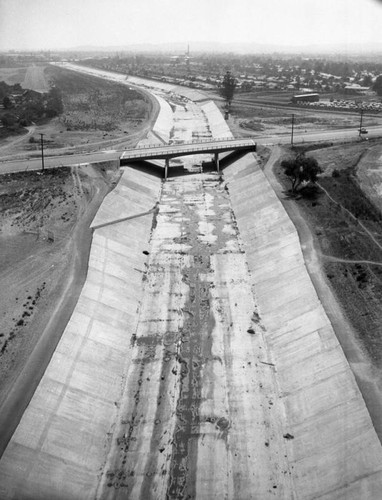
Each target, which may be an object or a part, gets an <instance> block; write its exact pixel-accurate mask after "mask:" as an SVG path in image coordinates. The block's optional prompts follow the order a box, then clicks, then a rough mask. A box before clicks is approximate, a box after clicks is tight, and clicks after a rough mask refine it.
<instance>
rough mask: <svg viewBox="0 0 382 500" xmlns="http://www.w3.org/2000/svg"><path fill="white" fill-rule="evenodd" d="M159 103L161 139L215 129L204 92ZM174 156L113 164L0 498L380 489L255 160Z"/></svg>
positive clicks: (349, 395)
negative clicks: (116, 170) (180, 170)
mask: <svg viewBox="0 0 382 500" xmlns="http://www.w3.org/2000/svg"><path fill="white" fill-rule="evenodd" d="M153 85H154V84H153ZM163 107H164V108H165V112H164V114H162V119H161V120H159V119H158V123H159V125H160V126H159V125H158V126H156V127H154V132H155V133H156V134H158V135H159V136H160V137H163V138H165V139H166V140H168V139H169V138H170V136H171V139H175V140H180V141H181V140H185V138H187V137H189V135H190V129H192V137H205V136H206V137H209V136H210V135H212V136H213V137H226V136H227V126H226V123H225V121H224V120H223V118H222V117H221V115H220V113H219V111H218V110H217V108H216V106H215V105H214V104H213V103H206V104H203V105H201V106H200V109H199V107H198V106H197V105H192V106H191V105H189V103H187V109H186V107H184V106H178V105H175V106H172V107H173V108H174V112H173V117H171V116H170V115H171V113H170V106H169V105H168V104H166V103H164V104H163ZM169 117H170V118H171V120H172V121H171V125H169V123H168V121H169ZM187 122H188V124H187ZM198 160H199V161H200V160H201V158H200V157H199V159H198ZM184 168H185V170H188V172H194V173H192V174H190V175H187V176H185V177H177V178H170V179H169V180H168V181H167V182H165V183H164V184H161V181H160V180H159V178H157V177H155V176H150V175H148V174H147V173H143V172H139V171H134V170H133V169H126V170H125V171H124V173H123V176H122V178H121V180H120V182H119V184H118V186H117V188H116V189H115V190H114V191H113V192H112V193H111V194H110V195H109V196H108V197H107V198H106V199H105V201H104V203H103V205H102V207H101V209H100V211H99V212H98V214H97V216H96V219H95V221H94V222H93V227H94V228H98V229H95V233H94V239H93V245H92V251H91V255H90V260H89V273H88V278H87V281H86V283H85V286H84V289H83V291H82V293H81V296H80V299H79V302H78V306H77V307H76V310H75V311H74V313H73V316H72V318H71V320H70V322H69V324H68V327H67V329H66V330H65V332H64V334H63V337H62V339H61V341H60V344H59V346H58V348H57V350H56V352H55V354H54V355H53V357H52V360H51V362H50V364H49V366H48V369H47V371H46V373H45V375H44V377H43V379H42V380H41V383H40V385H39V387H38V389H37V391H36V393H35V395H34V397H33V398H32V401H31V403H30V405H29V407H28V408H27V411H26V412H25V414H24V416H23V418H22V420H21V422H20V424H19V426H18V428H17V430H16V432H15V434H14V436H13V437H12V439H11V441H10V443H9V445H8V447H7V449H6V451H5V453H4V455H3V457H2V459H1V460H0V498H1V500H3V499H4V500H7V499H13V500H26V499H29V500H48V499H49V500H51V499H54V500H77V499H78V500H86V499H89V500H90V499H95V498H97V499H126V498H129V499H132V500H135V499H141V500H150V499H153V500H154V499H155V500H161V499H174V498H179V499H180V498H184V499H186V498H189V499H193V498H196V499H206V500H210V499H214V498H216V499H221V498H227V499H229V500H231V499H235V500H236V499H237V500H247V499H259V500H263V499H271V498H276V499H279V498H282V499H301V500H309V499H312V500H313V499H318V498H320V499H321V500H333V499H343V500H350V499H354V500H360V499H362V500H369V499H377V498H379V497H380V492H381V486H382V473H381V467H382V450H381V446H380V443H379V441H378V439H377V436H376V433H375V431H374V429H373V427H372V424H371V420H370V417H369V415H368V413H367V410H366V407H365V404H364V402H363V400H362V397H361V394H360V392H359V390H358V387H357V386H356V384H355V381H354V377H353V375H352V373H351V371H350V369H349V365H348V363H347V361H346V359H345V357H344V355H343V352H342V350H341V347H340V346H339V344H338V342H337V339H336V337H335V335H334V332H333V330H332V328H331V325H330V323H329V321H328V318H327V316H326V314H325V311H324V310H323V308H322V305H321V303H320V301H319V300H318V297H317V295H316V293H315V291H314V289H313V287H312V283H311V281H310V278H309V276H308V274H307V272H306V269H305V265H304V261H303V258H302V254H301V249H300V245H299V241H298V237H297V233H296V230H295V228H294V226H293V225H292V224H291V221H290V220H289V219H288V217H287V215H286V213H285V212H284V210H283V208H282V206H281V204H280V202H279V201H278V199H277V197H276V196H275V194H274V193H273V191H272V189H271V188H270V186H269V184H268V183H267V181H266V179H265V177H264V175H263V173H262V172H261V170H260V169H259V167H258V165H257V163H256V159H255V157H254V156H253V155H247V157H244V158H242V159H240V160H239V161H236V162H235V163H234V164H232V165H230V166H229V167H227V168H226V169H225V170H224V172H223V174H222V176H221V177H220V176H219V175H218V174H216V173H212V174H206V173H198V174H196V173H195V172H200V168H199V167H198V162H195V161H194V160H193V159H192V158H191V157H188V159H187V161H185V162H184ZM157 202H159V204H157ZM116 214H117V217H116ZM117 219H118V221H119V222H116V220H117Z"/></svg>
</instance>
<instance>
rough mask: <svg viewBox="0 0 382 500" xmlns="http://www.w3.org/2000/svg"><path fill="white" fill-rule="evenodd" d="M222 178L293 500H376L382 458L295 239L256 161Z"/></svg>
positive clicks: (238, 164)
mask: <svg viewBox="0 0 382 500" xmlns="http://www.w3.org/2000/svg"><path fill="white" fill-rule="evenodd" d="M224 177H225V179H226V180H227V183H228V188H229V192H230V196H231V202H232V207H233V210H234V213H235V215H236V218H237V223H238V227H239V230H240V234H241V238H242V240H243V243H244V247H245V251H246V254H247V259H248V265H249V269H250V271H251V274H252V278H253V285H254V293H255V296H256V302H257V304H258V307H259V313H260V318H259V323H260V325H261V326H262V327H263V328H264V336H265V338H266V340H267V344H268V348H269V355H270V357H271V359H272V363H274V370H275V374H276V380H277V384H278V388H279V394H278V396H279V400H280V401H281V402H282V403H283V406H284V409H285V416H284V419H285V422H284V425H285V430H286V433H287V434H290V436H287V437H289V438H290V439H287V438H286V442H287V449H288V457H290V458H289V462H290V463H291V464H292V466H293V468H294V472H295V474H293V478H294V487H295V488H294V489H295V491H296V493H297V498H301V499H304V500H307V499H313V498H320V499H324V498H325V499H328V500H329V499H331V500H332V499H340V498H341V499H346V500H349V499H354V500H358V499H365V500H366V499H374V498H380V495H381V488H382V448H381V445H380V442H379V440H378V437H377V435H376V432H375V430H374V428H373V425H372V422H371V419H370V416H369V414H368V411H367V409H366V406H365V403H364V401H363V398H362V395H361V393H360V391H359V389H358V387H357V384H356V382H355V379H354V376H353V374H352V372H351V370H350V367H349V364H348V362H347V360H346V358H345V356H344V354H343V351H342V349H341V346H340V345H339V343H338V341H337V338H336V336H335V334H334V331H333V329H332V326H331V324H330V322H329V320H328V318H327V316H326V314H325V311H324V309H323V307H322V305H321V303H320V301H319V299H318V297H317V294H316V292H315V289H314V287H313V285H312V282H311V280H310V277H309V275H308V273H307V270H306V268H305V264H304V260H303V256H302V252H301V248H300V243H299V239H298V235H297V232H296V229H295V227H294V226H293V224H292V222H291V221H290V219H289V217H288V216H287V214H286V212H285V211H284V209H283V207H282V205H281V203H280V201H279V200H278V199H277V197H276V195H275V194H274V192H273V190H272V188H271V187H270V185H269V184H268V181H267V180H266V178H265V176H264V174H263V172H262V171H261V170H260V168H259V167H258V165H257V164H256V161H255V159H254V157H253V156H252V155H247V157H245V158H243V159H242V160H240V161H239V162H236V163H235V164H234V165H232V166H230V167H228V168H227V169H226V170H225V171H224Z"/></svg>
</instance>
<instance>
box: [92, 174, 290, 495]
mask: <svg viewBox="0 0 382 500" xmlns="http://www.w3.org/2000/svg"><path fill="white" fill-rule="evenodd" d="M255 332H256V334H257V335H255ZM259 360H261V361H264V360H265V361H266V360H268V357H267V352H266V346H265V343H264V339H263V338H262V334H261V329H259V324H258V314H257V311H256V306H255V304H254V302H253V298H252V295H251V285H250V282H249V272H248V266H247V263H246V257H245V253H244V251H243V249H242V247H241V243H240V238H239V235H238V229H237V224H236V221H235V218H234V215H233V212H232V209H231V205H230V201H229V195H228V192H227V190H226V189H225V188H224V184H223V183H222V179H221V178H220V176H218V175H217V174H199V175H198V174H196V175H189V176H187V177H186V178H176V179H170V180H169V181H168V182H166V183H165V184H164V186H163V190H162V195H161V201H160V211H159V214H158V216H157V224H156V227H155V230H154V231H153V234H152V239H151V245H150V257H149V262H148V270H147V275H146V279H145V281H144V298H143V302H142V305H141V310H140V313H139V322H138V326H137V330H136V333H135V334H134V335H133V338H132V364H131V366H130V369H129V372H128V375H127V379H126V386H125V391H124V395H123V397H122V401H123V402H122V403H121V408H120V411H119V416H118V419H117V422H118V423H117V426H116V428H115V431H114V439H113V444H112V447H111V449H110V453H109V457H108V459H107V461H106V463H105V466H104V470H103V479H102V483H101V486H100V489H99V491H98V495H99V496H100V498H121V499H122V498H141V499H150V498H158V499H159V498H168V499H180V498H205V499H210V498H224V497H225V496H227V495H228V498H251V495H252V494H253V493H252V492H256V495H259V496H258V498H266V497H268V496H272V497H273V498H278V497H279V496H280V495H281V496H283V495H284V494H285V483H288V481H290V475H291V474H292V471H291V470H290V469H289V467H288V464H287V461H286V458H285V453H286V450H283V451H281V450H280V447H279V446H277V447H274V446H272V439H273V436H274V435H276V434H280V432H282V430H281V429H280V428H279V423H278V422H277V419H275V418H273V417H272V415H271V413H272V410H273V405H277V402H275V401H273V397H272V396H271V394H272V393H273V392H274V388H273V387H272V381H271V382H270V381H269V370H270V366H269V365H268V366H267V364H266V363H264V364H261V363H259ZM271 379H272V377H271ZM242 398H243V400H242ZM259 443H261V445H260V446H259ZM281 448H283V446H281ZM253 464H258V465H257V466H256V467H255V469H256V470H252V469H253ZM244 477H245V480H244V481H243V478H244ZM286 489H287V490H288V489H289V487H287V488H286Z"/></svg>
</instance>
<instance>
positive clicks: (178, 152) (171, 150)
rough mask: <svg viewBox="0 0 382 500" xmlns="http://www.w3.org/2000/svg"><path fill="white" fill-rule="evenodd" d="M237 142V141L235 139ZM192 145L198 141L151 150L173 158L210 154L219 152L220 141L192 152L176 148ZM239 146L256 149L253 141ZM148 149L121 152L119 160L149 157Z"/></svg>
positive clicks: (191, 149)
mask: <svg viewBox="0 0 382 500" xmlns="http://www.w3.org/2000/svg"><path fill="white" fill-rule="evenodd" d="M237 140H238V139H237ZM194 144H200V142H199V141H193V142H187V143H185V142H184V143H181V144H169V145H166V146H165V145H162V146H157V145H156V146H155V147H153V148H152V149H155V150H156V151H158V150H160V149H163V150H164V151H163V153H159V154H164V155H175V156H182V154H184V153H194V152H195V154H197V153H202V152H204V151H206V152H212V151H215V150H221V147H222V146H221V141H220V143H219V141H206V142H204V143H203V144H204V146H200V147H198V149H197V150H194V149H193V148H177V147H176V146H192V145H194ZM171 146H173V147H171ZM241 146H242V147H246V146H251V147H252V146H253V147H256V144H255V143H254V141H241ZM149 149H150V148H148V147H146V148H144V147H143V148H134V149H127V150H125V151H124V152H123V155H122V157H121V158H127V159H133V158H148V157H150V153H149V152H148V151H149ZM151 154H152V155H153V156H152V157H153V158H155V153H154V152H152V153H151Z"/></svg>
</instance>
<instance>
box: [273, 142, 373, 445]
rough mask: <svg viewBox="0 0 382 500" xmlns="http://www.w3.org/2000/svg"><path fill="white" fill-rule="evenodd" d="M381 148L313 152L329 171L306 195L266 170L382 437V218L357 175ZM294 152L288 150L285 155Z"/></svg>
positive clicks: (276, 171) (346, 147)
mask: <svg viewBox="0 0 382 500" xmlns="http://www.w3.org/2000/svg"><path fill="white" fill-rule="evenodd" d="M378 148H380V146H378V145H375V146H371V145H370V144H367V143H364V144H360V143H358V144H353V145H351V144H349V145H341V146H335V147H331V148H325V149H320V150H315V151H310V152H309V155H310V156H314V157H315V158H317V160H318V161H319V163H320V165H321V166H322V167H323V169H324V173H323V175H322V176H321V177H320V179H319V185H320V187H319V188H318V189H317V191H316V192H314V191H312V192H311V193H310V196H307V197H297V198H291V197H290V191H289V190H290V182H289V180H288V179H287V178H286V176H285V175H284V174H283V172H282V170H281V168H280V160H276V161H275V168H274V175H273V176H272V175H271V174H270V173H269V168H268V166H267V170H268V174H267V175H268V176H269V178H270V181H271V183H272V185H274V188H275V190H276V192H277V193H278V195H279V197H280V199H281V201H282V202H283V204H284V207H285V208H286V210H287V212H288V214H289V215H290V217H291V218H292V220H293V222H294V223H295V225H296V227H297V229H298V232H299V236H300V240H301V245H302V248H303V251H304V257H305V261H306V263H307V267H308V269H309V272H310V274H311V277H312V280H313V282H314V284H315V287H316V289H317V293H318V295H319V296H320V299H321V301H322V302H323V303H324V306H325V309H326V310H327V312H328V315H329V316H330V320H331V321H332V323H333V326H334V328H335V331H336V333H337V336H338V338H339V340H340V342H341V344H342V347H343V349H344V351H345V354H346V356H347V358H348V361H349V363H350V365H351V367H352V369H353V372H354V374H355V376H356V379H357V382H358V385H359V387H360V389H361V392H362V394H363V397H364V399H365V401H366V404H367V407H368V409H369V412H370V415H371V417H372V420H373V424H374V426H375V428H376V431H377V433H378V435H379V438H380V439H381V440H382V417H381V415H382V326H381V325H382V216H381V212H380V210H379V208H378V207H377V206H376V205H375V204H373V203H372V202H371V200H372V197H371V196H370V195H369V193H368V192H367V191H366V192H365V191H363V190H362V189H361V187H360V178H359V172H360V167H361V166H362V165H363V164H364V158H365V157H370V155H371V156H373V157H375V156H376V157H378V158H379V156H380V154H377V153H376V149H378ZM373 149H374V152H372V151H373ZM289 154H290V151H289V150H287V148H285V149H284V150H282V151H281V159H282V157H286V156H287V155H289ZM270 163H271V162H270ZM375 166H376V165H375V164H374V167H375ZM369 167H370V165H369ZM276 179H277V180H278V182H279V183H280V184H281V186H283V188H281V187H280V185H279V184H277V180H276ZM275 183H276V184H277V185H276V184H275ZM363 184H365V183H363ZM369 187H370V184H369ZM367 195H368V196H367Z"/></svg>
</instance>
